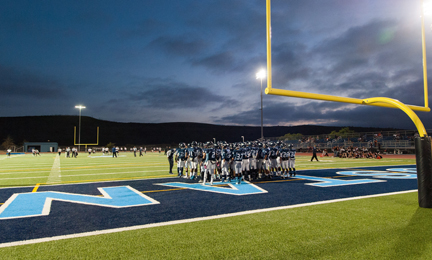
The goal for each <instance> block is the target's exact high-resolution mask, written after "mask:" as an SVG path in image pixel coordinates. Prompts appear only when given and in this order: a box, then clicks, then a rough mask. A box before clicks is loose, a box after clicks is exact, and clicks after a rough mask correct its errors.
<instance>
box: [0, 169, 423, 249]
mask: <svg viewBox="0 0 432 260" xmlns="http://www.w3.org/2000/svg"><path fill="white" fill-rule="evenodd" d="M412 167H415V166H403V167H399V166H394V167H392V166H391V167H362V168H361V170H369V171H374V172H375V173H377V171H379V172H378V173H379V174H380V175H379V176H382V178H379V177H378V176H375V175H374V176H367V174H372V173H371V172H364V174H361V173H360V171H359V169H350V170H347V169H330V170H308V171H298V174H299V175H298V176H297V177H298V178H300V177H301V178H302V179H294V178H290V180H289V181H283V180H281V181H279V182H257V183H253V185H254V186H256V187H257V188H259V190H261V192H260V193H257V194H249V195H244V196H233V195H232V194H227V193H226V191H227V190H228V189H229V190H231V191H232V190H235V189H234V188H232V187H228V186H226V187H216V186H213V187H212V188H210V189H211V190H205V189H207V187H204V188H205V189H204V188H203V187H200V189H192V188H191V187H195V185H197V184H196V183H195V182H192V181H189V180H184V179H178V178H167V179H151V180H133V181H121V182H104V183H86V184H79V185H76V184H74V185H58V186H40V187H39V190H38V193H44V192H46V194H48V193H50V194H51V195H50V196H54V195H56V196H57V195H58V194H62V193H66V194H73V195H74V197H73V198H72V199H71V200H70V201H61V200H52V203H51V207H50V212H49V215H44V216H36V217H27V218H12V219H3V220H0V230H2V232H0V243H7V242H14V241H23V240H28V239H35V238H44V237H53V236H60V235H68V234H75V233H83V232H89V231H96V230H105V229H113V228H119V227H129V226H136V225H144V224H150V223H160V222H166V221H174V220H181V219H191V218H198V217H206V216H213V215H221V214H228V213H235V212H242V211H247V210H254V209H263V208H273V207H280V206H289V205H296V204H303V203H310V202H316V201H325V200H333V199H341V198H350V197H356V196H365V195H373V194H384V193H389V192H397V191H406V190H413V189H417V180H415V179H412V178H401V175H398V176H399V178H396V179H391V178H388V177H389V176H390V175H386V174H384V173H385V172H387V169H391V174H393V175H395V174H397V173H400V174H402V175H405V176H406V175H407V174H411V172H409V171H407V170H397V169H409V168H412ZM348 171H355V172H358V173H359V174H356V175H342V174H337V172H338V173H341V172H348ZM362 179H363V180H364V179H368V180H376V181H377V182H370V183H363V184H361V185H358V184H359V183H360V182H358V183H356V182H357V181H359V180H362ZM334 180H337V181H336V182H333V184H335V183H337V182H339V181H343V184H346V183H348V182H351V184H355V185H343V186H334V185H333V186H332V187H323V186H317V185H316V184H320V183H325V182H326V181H328V182H330V183H331V182H332V181H334ZM362 182H363V181H362ZM173 183H184V186H183V187H182V188H186V189H175V188H174V186H172V185H173ZM161 184H162V185H161ZM186 184H187V185H186ZM311 184H315V185H311ZM118 186H130V187H131V188H132V189H134V190H137V191H140V192H143V191H146V192H144V194H145V195H146V196H148V197H149V198H151V199H152V200H154V201H157V202H159V203H160V204H152V205H146V206H135V207H125V208H113V207H107V206H101V205H99V206H95V205H89V204H83V203H77V201H76V200H77V198H78V197H79V196H77V195H81V196H84V197H92V196H101V190H100V188H101V187H103V189H107V188H108V187H118ZM201 186H202V185H201ZM240 186H241V187H242V186H247V185H240ZM169 187H173V189H169ZM234 187H235V188H236V189H238V188H239V187H237V185H234ZM251 187H252V186H251ZM167 188H168V189H167ZM195 188H196V187H195ZM217 189H224V190H223V191H225V193H220V192H215V191H216V190H217ZM31 191H32V187H26V188H10V189H9V188H8V189H0V202H6V201H7V200H9V199H10V198H11V197H12V196H13V195H14V194H17V193H29V192H31ZM158 191H159V192H158ZM207 191H210V192H207ZM231 191H230V192H231ZM262 191H267V192H262ZM53 194H54V195H53ZM133 197H135V195H134V196H133ZM98 198H99V199H104V198H103V197H98ZM105 199H107V197H106V198H105ZM98 203H99V202H98ZM3 206H4V205H3Z"/></svg>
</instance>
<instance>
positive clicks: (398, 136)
mask: <svg viewBox="0 0 432 260" xmlns="http://www.w3.org/2000/svg"><path fill="white" fill-rule="evenodd" d="M427 132H428V134H429V133H432V130H428V131H427ZM415 136H418V133H417V131H415V130H403V131H382V132H379V133H374V132H363V133H348V134H344V135H343V136H338V137H333V138H332V137H330V136H329V135H328V134H327V135H313V136H303V138H302V139H301V140H283V139H280V138H268V139H270V140H282V141H284V142H287V143H292V144H293V145H294V147H296V149H298V150H300V151H309V150H311V148H312V147H313V146H316V147H317V148H318V149H327V150H328V151H332V149H333V148H334V147H336V146H338V147H350V146H353V147H366V148H368V149H371V148H372V149H379V150H380V151H381V152H384V153H410V154H412V153H415V145H414V140H415Z"/></svg>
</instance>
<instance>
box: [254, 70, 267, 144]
mask: <svg viewBox="0 0 432 260" xmlns="http://www.w3.org/2000/svg"><path fill="white" fill-rule="evenodd" d="M265 77H266V71H265V70H264V69H261V70H260V71H258V73H257V74H256V78H257V79H259V80H261V140H264V129H263V128H264V127H263V92H262V83H263V79H264V78H265Z"/></svg>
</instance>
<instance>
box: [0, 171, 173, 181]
mask: <svg viewBox="0 0 432 260" xmlns="http://www.w3.org/2000/svg"><path fill="white" fill-rule="evenodd" d="M152 172H166V170H155V171H139V172H108V173H107V172H104V173H92V174H75V175H66V174H63V175H62V176H61V177H62V178H63V179H64V178H67V177H81V176H97V175H119V174H136V173H152ZM167 174H168V173H167ZM50 176H51V174H50ZM142 177H145V176H142ZM38 178H46V176H32V177H16V178H0V181H1V180H24V179H38ZM48 180H49V178H48ZM54 182H55V181H53V183H54ZM58 182H60V179H59V181H57V183H58ZM47 183H49V182H47Z"/></svg>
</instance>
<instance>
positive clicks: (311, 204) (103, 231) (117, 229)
mask: <svg viewBox="0 0 432 260" xmlns="http://www.w3.org/2000/svg"><path fill="white" fill-rule="evenodd" d="M411 192H417V190H408V191H400V192H391V193H385V194H375V195H368V196H359V197H351V198H344V199H334V200H326V201H317V202H312V203H303V204H297V205H290V206H282V207H274V208H267V209H256V210H248V211H242V212H235V213H230V214H221V215H215V216H208V217H201V218H191V219H182V220H174V221H167V222H161V223H154V224H145V225H138V226H132V227H124V228H113V229H105V230H99V231H92V232H84V233H77V234H71V235H63V236H55V237H47V238H38V239H30V240H24V241H16V242H9V243H3V244H0V248H3V247H12V246H21V245H29V244H37V243H43V242H49V241H57V240H63V239H70V238H78V237H88V236H96V235H103V234H111V233H118V232H124V231H132V230H139V229H145V228H153V227H162V226H170V225H176V224H185V223H193V222H198V221H205V220H212V219H220V218H228V217H235V216H243V215H249V214H256V213H262V212H270V211H275V210H284V209H292V208H301V207H308V206H314V205H322V204H330V203H336V202H342V201H349V200H359V199H367V198H376V197H382V196H390V195H397V194H403V193H411Z"/></svg>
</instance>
